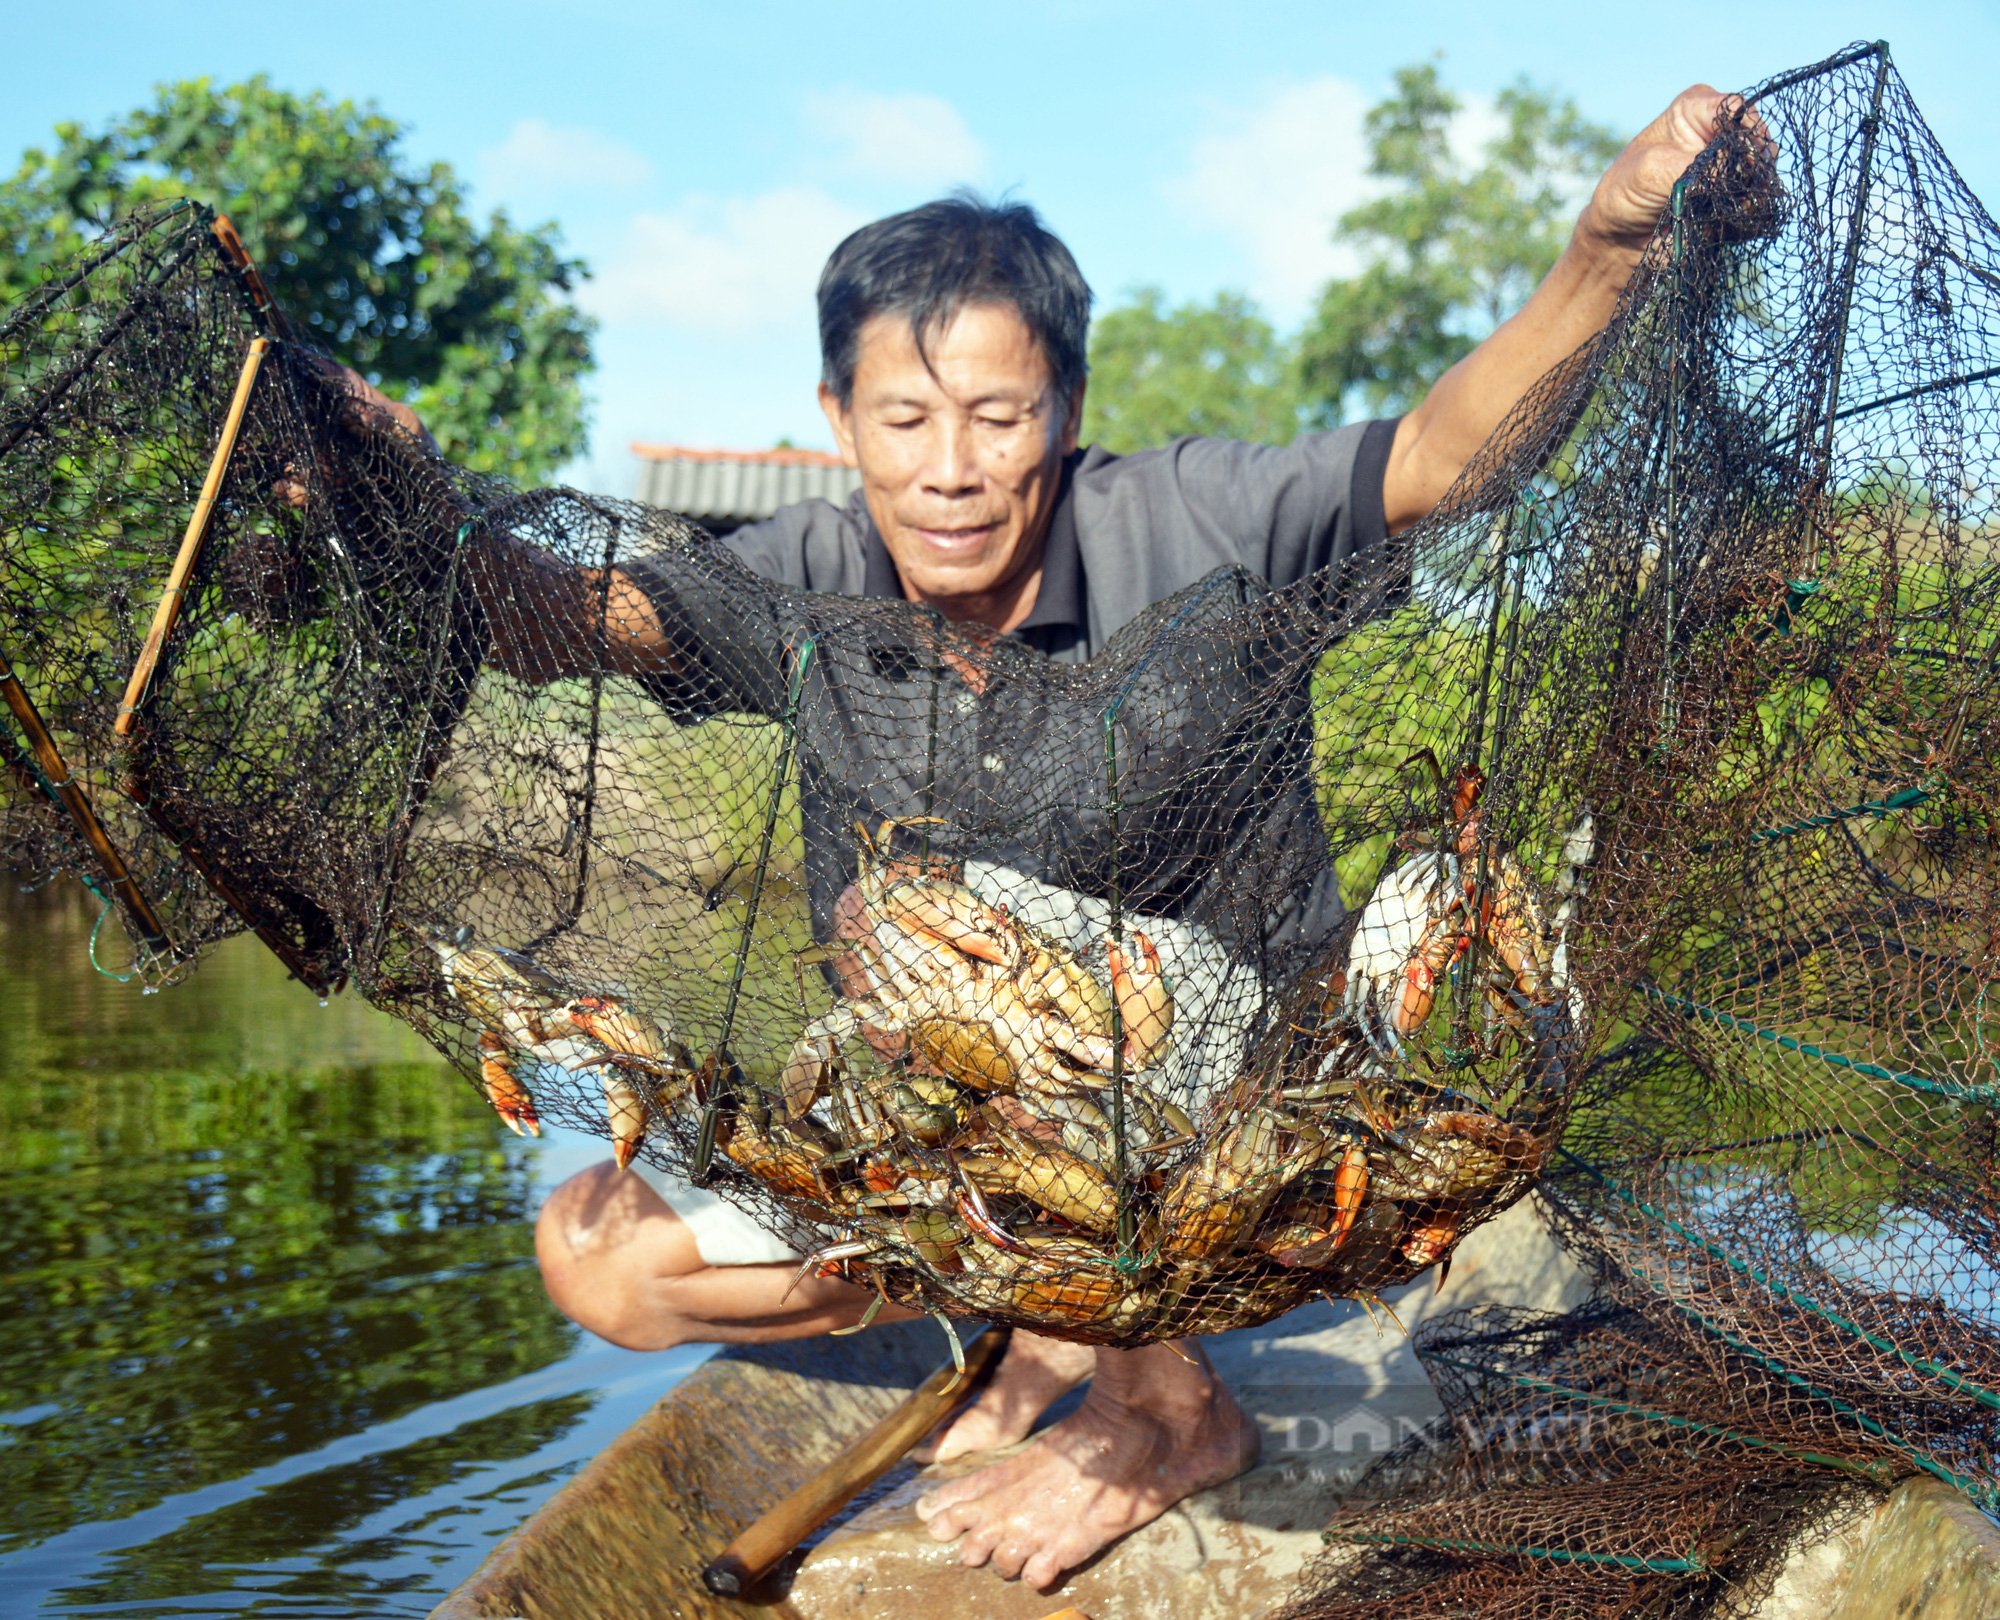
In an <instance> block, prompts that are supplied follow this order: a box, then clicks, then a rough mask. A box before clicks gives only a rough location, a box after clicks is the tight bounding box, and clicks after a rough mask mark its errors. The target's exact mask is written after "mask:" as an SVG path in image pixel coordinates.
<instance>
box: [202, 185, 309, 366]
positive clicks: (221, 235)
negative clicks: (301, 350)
mask: <svg viewBox="0 0 2000 1620" xmlns="http://www.w3.org/2000/svg"><path fill="white" fill-rule="evenodd" d="M209 228H210V229H211V230H213V231H214V232H215V241H216V245H217V246H218V247H220V248H221V249H222V256H223V257H224V258H225V259H227V260H228V261H229V263H230V265H231V266H232V267H233V268H234V269H235V271H236V274H237V275H238V276H240V277H241V278H242V280H243V288H244V291H246V292H247V293H249V295H250V302H251V304H252V305H253V306H254V307H255V309H256V311H257V314H258V317H259V318H260V319H261V320H262V321H263V322H264V325H265V327H266V328H267V329H268V330H269V331H270V334H271V336H273V337H274V338H277V339H279V340H280V341H283V340H284V339H286V338H289V337H290V336H291V335H292V323H291V322H290V321H288V320H287V319H286V318H285V312H284V311H283V310H282V309H280V308H279V307H278V301H277V299H275V298H273V297H272V296H271V289H270V288H269V287H267V286H265V285H264V278H263V277H262V276H260V275H259V274H258V273H257V266H256V265H254V264H252V263H251V262H250V250H249V249H248V248H246V247H245V246H244V245H243V238H242V237H240V236H238V235H237V234H236V227H235V226H234V225H232V224H230V223H229V216H228V215H227V214H217V215H216V216H215V223H214V224H213V225H212V226H210V227H209Z"/></svg>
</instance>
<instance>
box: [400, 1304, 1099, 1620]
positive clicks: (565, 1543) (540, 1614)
mask: <svg viewBox="0 0 2000 1620" xmlns="http://www.w3.org/2000/svg"><path fill="white" fill-rule="evenodd" d="M944 1351H945V1344H944V1338H943V1335H942V1334H941V1333H940V1332H939V1331H938V1328H937V1325H936V1324H935V1323H932V1322H907V1323H897V1324H894V1325H889V1326H883V1327H879V1328H871V1329H870V1330H869V1331H868V1332H866V1333H863V1334H858V1335H856V1336H854V1337H851V1338H819V1339H801V1340H796V1341H793V1342H791V1343H787V1344H772V1345H755V1346H737V1347H732V1348H730V1349H727V1350H724V1351H723V1352H721V1353H720V1354H719V1355H717V1356H715V1357H714V1358H713V1359H712V1360H710V1361H708V1362H705V1363H704V1364H703V1365H702V1366H701V1367H700V1368H699V1369H697V1370H696V1371H695V1372H694V1373H692V1374H691V1375H689V1377H687V1378H686V1379H684V1380H683V1381H682V1382H681V1383H680V1384H678V1385H677V1386H675V1388H674V1389H673V1390H672V1391H671V1392H670V1393H669V1394H668V1395H667V1396H666V1397H665V1398H664V1399H663V1400H662V1401H661V1402H660V1403H659V1404H658V1405H657V1406H655V1407H654V1408H653V1409H652V1410H651V1411H649V1412H648V1413H646V1415H645V1416H644V1417H642V1418H640V1419H639V1421H638V1422H637V1423H635V1424H633V1425H632V1426H631V1427H630V1428H629V1429H627V1430H626V1431H625V1432H624V1433H623V1434H621V1435H620V1436H619V1437H618V1438H617V1439H616V1440H614V1441H613V1442H612V1443H611V1444H610V1445H609V1446H607V1447H606V1448H605V1449H604V1450H603V1452H601V1453H600V1454H599V1455H598V1456H597V1457H596V1458H595V1459H593V1460H592V1461H591V1463H590V1464H589V1465H588V1466H587V1467H586V1468H584V1469H583V1471H582V1472H581V1473H579V1474H578V1475H577V1476H576V1477H575V1478H574V1479H572V1480H571V1481H570V1482H569V1483H568V1484H566V1485H565V1486H563V1488H562V1489H561V1490H559V1491H558V1492H557V1493H556V1494H555V1496H553V1497H552V1498H551V1499H550V1500H549V1501H548V1502H547V1503H546V1504H545V1505H544V1506H543V1507H542V1508H541V1509H540V1510H539V1511H538V1512H536V1513H535V1514H534V1515H533V1516H532V1517H531V1518H529V1519H528V1520H527V1521H526V1522H525V1523H524V1524H523V1525H522V1526H521V1527H520V1528H519V1529H518V1530H516V1531H515V1532H514V1533H513V1534H512V1535H510V1536H508V1537H507V1538H506V1540H504V1541H502V1542H501V1543H500V1544H499V1545H498V1546H497V1547H495V1548H494V1550H493V1551H492V1553H490V1554H489V1555H488V1556H487V1559H486V1561H485V1562H484V1563H483V1564H481V1565H480V1566H479V1568H478V1569H477V1570H476V1571H475V1572H474V1573H473V1575H472V1577H471V1578H470V1579H469V1580H467V1581H466V1582H465V1583H464V1584H463V1585H462V1586H460V1587H459V1588H458V1589H457V1590H456V1591H454V1592H453V1593H452V1594H451V1595H450V1596H449V1597H447V1598H446V1599H445V1600H444V1602H443V1603H441V1604H440V1605H439V1606H438V1607H437V1608H436V1609H434V1610H433V1611H432V1612H431V1620H502V1617H518V1620H585V1617H590V1620H667V1617H669V1616H671V1617H672V1620H748V1617H750V1616H756V1617H758V1620H807V1617H806V1616H804V1615H802V1614H801V1613H800V1611H799V1610H797V1609H795V1608H794V1607H793V1606H792V1604H791V1603H790V1602H789V1601H788V1600H787V1599H786V1598H785V1596H784V1595H783V1594H784V1591H785V1587H786V1577H787V1575H788V1573H789V1569H790V1567H791V1565H792V1564H795V1563H796V1561H797V1559H796V1556H795V1557H794V1559H793V1560H791V1561H789V1562H788V1564H786V1565H781V1566H780V1567H779V1569H778V1570H777V1571H776V1572H775V1573H774V1575H773V1576H772V1577H771V1579H770V1580H768V1581H766V1582H765V1583H764V1584H763V1587H762V1588H760V1589H759V1590H757V1591H755V1592H753V1593H752V1594H751V1595H750V1596H749V1597H746V1598H727V1597H718V1596H716V1595H715V1594H713V1593H711V1592H709V1591H708V1590H707V1589H706V1587H704V1586H703V1584H702V1579H701V1571H702V1569H703V1567H704V1566H705V1565H706V1564H707V1563H708V1562H709V1560H710V1559H712V1558H714V1557H715V1555H716V1554H717V1553H718V1552H719V1551H720V1550H721V1549H722V1548H723V1546H724V1545H725V1544H727V1543H728V1542H729V1540H730V1538H731V1537H732V1536H734V1535H735V1534H736V1533H737V1532H738V1531H739V1530H741V1529H742V1528H743V1527H744V1526H745V1525H747V1524H749V1523H750V1522H751V1521H752V1520H753V1519H755V1518H756V1517H757V1516H758V1515H759V1514H761V1513H763V1512H764V1511H765V1510H766V1509H768V1508H770V1507H771V1506H772V1505H773V1504H775V1503H776V1502H777V1501H778V1500H779V1499H780V1498H781V1497H783V1496H784V1495H785V1494H786V1493H787V1492H788V1491H790V1490H791V1489H792V1488H793V1487H794V1486H796V1485H798V1484H799V1483H800V1481H802V1480H803V1479H805V1478H806V1477H807V1476H808V1475H810V1474H811V1473H812V1472H813V1471H814V1470H816V1469H818V1468H820V1467H822V1466H823V1465H825V1464H826V1463H827V1462H828V1461H830V1460H831V1459H832V1458H833V1456H834V1455H835V1454H836V1453H837V1452H839V1451H840V1449H841V1448H842V1447H843V1446H845V1445H846V1444H847V1443H848V1442H849V1441H851V1440H853V1439H855V1438H856V1437H857V1436H859V1435H860V1434H862V1433H863V1432H865V1431H866V1430H867V1429H868V1428H870V1427H871V1426H872V1425H874V1424H875V1423H877V1422H879V1421H880V1420H881V1419H882V1418H884V1417H885V1416H887V1415H888V1414H889V1412H890V1411H891V1410H893V1409H894V1408H895V1407H896V1406H897V1405H898V1404H899V1403H900V1402H901V1401H903V1400H904V1399H905V1398H906V1397H907V1396H908V1395H909V1393H910V1391H911V1390H913V1389H915V1388H916V1387H917V1385H919V1384H920V1383H922V1382H923V1380H924V1379H925V1378H926V1377H928V1376H929V1374H930V1373H931V1372H932V1371H933V1369H935V1368H936V1366H937V1365H938V1362H939V1360H940V1358H941V1356H942V1355H943V1353H944ZM1047 1607H1048V1608H1060V1607H1061V1605H1060V1602H1059V1601H1057V1600H1051V1601H1050V1602H1049V1603H1048V1604H1047Z"/></svg>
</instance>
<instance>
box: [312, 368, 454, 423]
mask: <svg viewBox="0 0 2000 1620" xmlns="http://www.w3.org/2000/svg"><path fill="white" fill-rule="evenodd" d="M305 360H306V364H307V365H308V366H310V367H311V368H312V369H313V370H314V371H316V372H318V373H319V374H320V376H321V377H322V378H324V379H325V380H326V381H327V382H328V383H330V384H331V385H332V386H333V387H335V388H337V389H339V390H340V392H342V393H343V394H345V395H346V396H347V398H348V400H349V405H348V408H347V411H346V412H345V413H344V414H345V415H346V416H347V421H348V425H349V426H350V427H354V428H362V429H367V428H380V427H382V426H383V425H385V424H384V419H385V418H386V419H387V421H388V422H393V423H395V425H396V426H397V427H399V428H401V429H402V430H403V431H404V432H405V433H407V434H409V435H410V436H411V437H412V438H415V439H423V440H428V439H429V435H428V434H427V433H425V431H424V424H423V421H422V419H421V418H420V417H418V415H417V413H416V412H415V411H413V410H411V409H410V407H409V406H407V405H405V404H404V403H403V402H402V401H401V400H396V399H391V398H390V397H389V396H388V395H387V394H385V393H383V392H382V390H381V389H379V388H377V387H376V386H375V385H374V384H373V383H371V382H370V381H369V380H368V379H367V378H366V377H364V376H362V375H361V373H360V372H358V371H356V370H355V369H354V368H353V367H352V366H343V365H342V364H341V363H340V362H339V361H338V360H335V359H332V358H331V357H329V356H327V355H323V354H312V353H308V354H307V355H306V357H305Z"/></svg>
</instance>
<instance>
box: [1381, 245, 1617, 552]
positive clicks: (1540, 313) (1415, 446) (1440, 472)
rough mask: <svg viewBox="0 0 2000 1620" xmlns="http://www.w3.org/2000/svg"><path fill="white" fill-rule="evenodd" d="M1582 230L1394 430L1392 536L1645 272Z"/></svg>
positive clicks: (1389, 505)
mask: <svg viewBox="0 0 2000 1620" xmlns="http://www.w3.org/2000/svg"><path fill="white" fill-rule="evenodd" d="M1638 260H1639V254H1638V251H1637V250H1635V249H1630V248H1621V247H1614V246H1609V245H1605V244H1601V243H1595V242H1591V241H1589V240H1588V239H1587V237H1586V235H1585V228H1584V227H1583V226H1579V227H1578V230H1577V234H1576V235H1575V236H1574V237H1572V238H1571V241H1570V245H1569V247H1568V248H1567V249H1566V250H1565V251H1564V253H1563V256H1562V257H1561V258H1560V259H1558V260H1557V261H1556V264H1555V267H1554V268H1553V269H1552V270H1550V271H1549V273H1548V275H1546V276H1545V277H1543V278H1542V284H1541V285H1540V286H1539V287H1537V288H1536V289H1535V292H1534V296H1533V297H1531V298H1530V299H1529V300H1528V301H1527V303H1526V304H1524V305H1522V306H1521V308H1520V310H1519V311H1517V312H1516V313H1515V314H1514V315H1513V316H1511V317H1510V318H1509V319H1508V320H1506V321H1505V322H1503V323H1502V324H1501V325H1500V326H1499V327H1498V328H1497V329H1496V330H1495V331H1494V332H1493V334H1492V336H1490V337H1489V338H1487V339H1486V341H1485V342H1483V343H1481V344H1480V345H1479V347H1478V348H1476V349H1474V350H1473V351H1472V353H1470V354H1468V355H1467V356H1466V357H1465V358H1464V359H1463V360H1461V361H1459V363H1458V364H1457V365H1455V366H1453V367H1452V368H1451V369H1450V370H1449V371H1447V372H1446V373H1445V374H1444V375H1443V376H1442V377H1440V378H1439V379H1438V380H1437V382H1436V383H1435V384H1434V385H1433V386H1432V388H1431V391H1430V393H1429V394H1428V395H1427V396H1425V399H1424V402H1423V403H1422V404H1421V405H1419V406H1418V407H1417V408H1416V409H1415V410H1413V411H1411V412H1410V413H1409V415H1407V416H1405V417H1404V418H1403V419H1402V421H1401V422H1399V423H1397V425H1396V442H1395V444H1394V446H1393V447H1392V448H1391V450H1390V452H1389V466H1388V470H1387V474H1386V476H1385V477H1384V479H1383V486H1382V504H1383V512H1384V516H1386V517H1387V519H1388V523H1389V530H1390V532H1391V533H1394V532H1395V531H1397V530H1399V529H1402V528H1406V527H1407V526H1408V525H1410V524H1412V523H1414V522H1416V521H1417V520H1418V519H1419V518H1421V517H1424V516H1425V515H1427V514H1428V513H1429V512H1430V510H1431V508H1433V507H1434V506H1436V505H1437V503H1438V502H1439V501H1441V500H1443V499H1444V495H1445V491H1446V490H1448V489H1450V488H1451V485H1452V482H1453V480H1455V479H1456V478H1457V477H1458V475H1459V473H1460V472H1462V471H1463V470H1464V468H1465V465H1466V463H1467V462H1469V461H1470V460H1471V459H1472V457H1473V456H1474V454H1476V453H1477V451H1478V449H1479V447H1480V446H1481V445H1482V444H1484V443H1485V442H1486V440H1487V439H1488V438H1489V437H1491V435H1492V433H1493V430H1494V429H1495V428H1497V427H1498V426H1499V425H1500V423H1501V421H1502V420H1503V419H1504V418H1505V417H1506V415H1507V413H1508V412H1509V411H1511V410H1512V409H1513V408H1514V406H1515V405H1516V404H1517V403H1519V401H1520V399H1521V396H1522V395H1523V394H1525V393H1526V392H1527V391H1528V390H1529V389H1530V388H1532V387H1533V386H1534V385H1535V384H1536V383H1537V382H1538V381H1540V380H1541V378H1542V377H1544V376H1546V375H1547V374H1548V372H1549V371H1550V370H1551V369H1552V368H1553V367H1555V366H1556V365H1558V364H1560V363H1561V362H1562V361H1563V360H1564V359H1565V358H1566V357H1568V356H1569V355H1571V354H1573V353H1574V352H1575V351H1576V350H1577V349H1578V348H1579V347H1580V346H1581V345H1582V344H1584V343H1585V342H1586V341H1588V340H1589V339H1590V338H1591V337H1592V336H1593V335H1595V334H1596V333H1598V332H1600V331H1602V330H1603V329H1604V325H1605V322H1607V321H1608V320H1609V319H1610V318H1611V312H1612V310H1613V309H1614V308H1615V307H1616V306H1617V303H1618V294H1619V292H1620V291H1621V290H1622V289H1623V288H1624V285H1625V283H1626V281H1627V279H1628V278H1629V277H1630V276H1631V273H1632V269H1633V266H1634V265H1636V264H1637V263H1638Z"/></svg>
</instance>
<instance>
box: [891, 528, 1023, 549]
mask: <svg viewBox="0 0 2000 1620" xmlns="http://www.w3.org/2000/svg"><path fill="white" fill-rule="evenodd" d="M904 528H905V529H906V530H907V531H908V532H909V533H910V534H913V535H915V536H916V537H917V538H918V539H920V540H922V541H923V542H924V544H926V545H928V546H931V547H933V548H935V549H936V550H939V551H977V550H978V549H979V548H980V547H981V546H982V545H984V544H985V543H986V542H987V541H988V540H990V539H992V538H993V536H994V535H995V534H997V533H999V531H1000V524H999V523H998V522H997V521H996V522H993V523H981V524H978V525H974V526H969V527H959V528H951V529H927V528H925V527H923V526H922V525H921V524H916V523H909V524H905V525H904Z"/></svg>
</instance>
